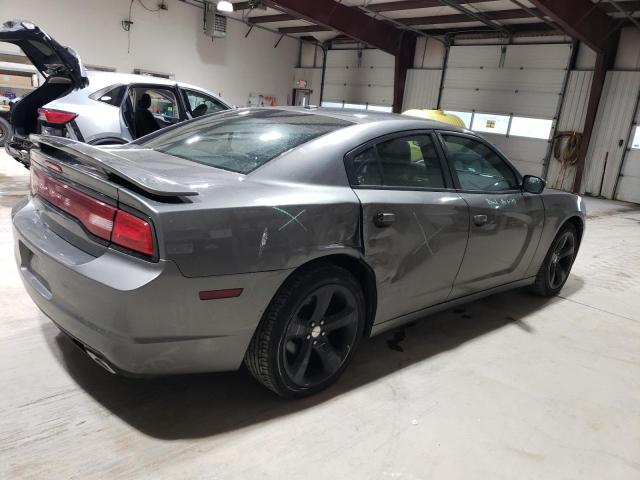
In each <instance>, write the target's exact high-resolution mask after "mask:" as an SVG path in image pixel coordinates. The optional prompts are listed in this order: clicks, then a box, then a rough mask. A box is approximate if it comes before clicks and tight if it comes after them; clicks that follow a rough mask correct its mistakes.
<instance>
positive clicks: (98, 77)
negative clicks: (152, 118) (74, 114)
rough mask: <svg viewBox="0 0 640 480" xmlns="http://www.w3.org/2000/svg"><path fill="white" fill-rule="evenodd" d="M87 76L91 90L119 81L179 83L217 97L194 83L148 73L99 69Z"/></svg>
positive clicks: (169, 84) (161, 83) (157, 83)
mask: <svg viewBox="0 0 640 480" xmlns="http://www.w3.org/2000/svg"><path fill="white" fill-rule="evenodd" d="M87 75H88V77H89V86H88V87H87V89H88V90H91V91H92V92H94V91H97V90H100V89H101V88H104V87H108V86H109V85H115V84H119V83H124V84H130V83H143V84H144V83H146V84H152V85H167V86H172V85H176V84H177V85H180V86H181V87H184V88H190V89H193V90H199V91H201V92H205V93H207V94H209V95H212V96H214V97H216V98H219V97H218V95H216V94H215V93H212V92H210V91H208V90H205V89H204V88H202V87H198V86H196V85H191V84H189V83H185V82H178V81H176V80H170V79H168V78H162V77H152V76H149V75H136V74H134V73H116V72H100V71H89V72H87Z"/></svg>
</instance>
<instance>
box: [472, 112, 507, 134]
mask: <svg viewBox="0 0 640 480" xmlns="http://www.w3.org/2000/svg"><path fill="white" fill-rule="evenodd" d="M508 129H509V116H508V115H492V114H490V113H476V114H475V115H474V116H473V124H472V125H471V130H475V131H476V132H486V133H496V134H498V135H505V134H506V133H507V130H508Z"/></svg>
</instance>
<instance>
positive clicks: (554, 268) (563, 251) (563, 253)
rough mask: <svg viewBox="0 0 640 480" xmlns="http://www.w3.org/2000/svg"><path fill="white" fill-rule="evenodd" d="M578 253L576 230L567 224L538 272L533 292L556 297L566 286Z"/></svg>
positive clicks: (532, 288) (554, 240) (553, 243)
mask: <svg viewBox="0 0 640 480" xmlns="http://www.w3.org/2000/svg"><path fill="white" fill-rule="evenodd" d="M577 251H578V234H577V232H576V228H575V227H574V226H573V225H572V224H570V223H567V224H565V225H564V226H563V227H562V228H561V229H560V231H559V232H558V234H557V235H556V238H554V239H553V242H552V243H551V247H549V251H548V252H547V256H546V257H545V259H544V262H542V265H541V266H540V270H538V274H537V275H536V280H535V282H534V284H533V285H532V286H531V291H532V292H533V293H535V294H536V295H540V296H542V297H552V296H554V295H556V294H557V293H558V292H559V291H560V290H562V287H563V286H564V284H565V282H566V281H567V278H569V273H570V272H571V267H572V266H573V261H574V260H575V258H576V253H577Z"/></svg>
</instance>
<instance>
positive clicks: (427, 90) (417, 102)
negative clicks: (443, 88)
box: [402, 69, 442, 110]
mask: <svg viewBox="0 0 640 480" xmlns="http://www.w3.org/2000/svg"><path fill="white" fill-rule="evenodd" d="M441 78H442V70H441V69H429V70H427V69H410V70H409V71H408V72H407V81H406V83H405V87H404V101H403V103H402V110H408V109H410V108H437V105H438V93H439V92H440V79H441Z"/></svg>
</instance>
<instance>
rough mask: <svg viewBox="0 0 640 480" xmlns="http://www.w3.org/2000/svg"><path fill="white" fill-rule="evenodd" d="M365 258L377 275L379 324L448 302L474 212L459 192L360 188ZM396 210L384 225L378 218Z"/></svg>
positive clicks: (358, 191) (358, 193)
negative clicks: (470, 217)
mask: <svg viewBox="0 0 640 480" xmlns="http://www.w3.org/2000/svg"><path fill="white" fill-rule="evenodd" d="M357 195H358V197H359V199H360V201H361V202H362V212H363V238H364V258H365V260H366V261H367V262H368V263H369V265H371V267H372V268H373V270H374V271H375V273H376V278H377V282H378V298H379V301H378V312H377V316H376V323H379V322H384V321H387V320H389V319H392V318H395V317H397V316H400V315H404V314H407V313H410V312H414V311H416V310H419V309H421V308H424V307H425V306H427V305H432V304H435V303H439V302H443V301H444V300H446V298H447V296H448V295H449V293H450V292H451V288H452V286H453V281H454V279H455V276H456V273H457V272H458V268H459V267H460V263H461V262H462V258H463V256H464V252H465V248H466V245H467V234H468V230H469V212H468V207H467V204H466V203H465V202H464V200H462V198H460V196H459V195H458V194H457V193H455V192H421V191H401V190H400V191H392V190H375V189H366V190H365V189H358V190H357ZM389 210H392V211H393V212H394V214H395V221H394V222H393V224H392V225H391V226H388V227H385V228H380V227H377V226H376V225H374V223H373V221H372V219H373V217H374V216H375V215H376V213H378V212H381V211H382V212H383V211H389Z"/></svg>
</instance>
